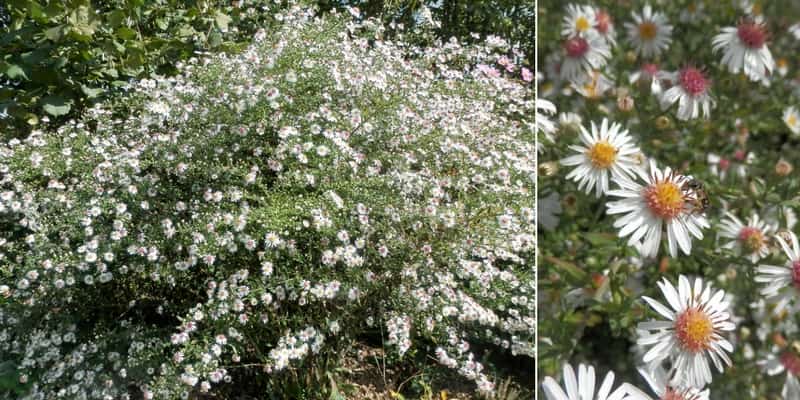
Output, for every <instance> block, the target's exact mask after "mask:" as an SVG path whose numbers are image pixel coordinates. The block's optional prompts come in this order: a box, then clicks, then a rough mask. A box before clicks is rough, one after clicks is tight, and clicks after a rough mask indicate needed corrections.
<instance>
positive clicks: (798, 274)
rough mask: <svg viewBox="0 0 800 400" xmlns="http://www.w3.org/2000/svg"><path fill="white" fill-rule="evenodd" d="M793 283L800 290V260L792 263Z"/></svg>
mask: <svg viewBox="0 0 800 400" xmlns="http://www.w3.org/2000/svg"><path fill="white" fill-rule="evenodd" d="M792 283H794V287H796V288H798V289H800V260H797V261H794V262H792Z"/></svg>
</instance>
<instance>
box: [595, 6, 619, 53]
mask: <svg viewBox="0 0 800 400" xmlns="http://www.w3.org/2000/svg"><path fill="white" fill-rule="evenodd" d="M594 19H595V21H596V23H595V25H594V29H595V30H596V31H597V34H598V35H600V36H602V37H603V38H604V39H605V40H606V41H607V42H608V44H610V45H611V47H614V46H616V45H617V30H616V29H614V21H613V20H612V19H611V15H610V14H609V13H608V12H607V11H606V10H603V9H602V8H595V9H594Z"/></svg>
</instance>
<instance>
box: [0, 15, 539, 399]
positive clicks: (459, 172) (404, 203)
mask: <svg viewBox="0 0 800 400" xmlns="http://www.w3.org/2000/svg"><path fill="white" fill-rule="evenodd" d="M354 13H355V12H354ZM275 18H276V19H277V20H279V21H281V24H280V26H279V27H278V28H277V29H276V30H275V31H274V32H269V33H268V32H265V31H260V32H258V33H257V34H256V35H255V43H254V44H253V46H252V47H249V48H248V49H246V50H245V51H244V52H243V53H242V54H240V55H236V56H229V55H225V54H218V55H215V56H212V57H209V58H204V59H197V60H195V59H192V60H190V61H189V62H188V63H186V64H181V63H179V68H180V74H179V75H178V76H176V77H174V78H155V79H145V80H142V81H141V82H138V83H136V84H135V85H134V86H132V87H131V88H130V93H129V95H128V96H127V97H126V98H124V99H123V100H122V101H121V102H120V103H119V104H117V106H115V104H113V103H106V104H100V105H98V106H96V107H93V108H92V109H90V110H89V111H88V112H87V115H86V117H85V118H83V119H80V120H76V121H70V122H69V123H67V124H65V125H64V126H62V127H60V128H59V129H57V130H55V131H52V132H42V131H36V132H34V133H33V134H32V135H31V136H30V137H28V138H27V139H25V140H24V141H20V140H12V141H9V142H8V143H7V144H4V145H3V147H2V150H0V155H1V156H0V157H1V158H0V171H2V176H3V178H2V181H0V184H2V193H0V215H1V216H2V222H1V223H2V230H0V232H2V239H1V240H2V247H0V249H1V250H2V260H0V273H2V281H3V282H4V283H5V285H3V286H0V294H2V297H0V304H2V310H1V311H0V321H2V323H0V326H2V330H0V358H2V359H3V360H7V361H6V364H5V366H6V369H5V375H4V380H2V381H0V382H3V384H8V382H9V381H10V380H11V379H10V378H13V381H14V382H20V383H21V385H16V386H13V387H14V390H17V391H18V395H19V396H20V397H21V398H30V399H36V398H51V397H55V396H67V397H69V398H129V397H131V396H137V395H136V393H140V394H143V395H144V397H145V398H174V397H183V398H186V397H187V396H189V395H190V394H192V393H199V392H205V391H209V390H211V391H218V392H219V393H243V392H253V393H259V394H260V395H263V394H264V393H265V391H266V392H267V393H271V394H272V395H273V396H275V397H276V398H282V397H283V396H289V395H290V394H287V393H286V392H285V390H287V389H286V388H287V387H290V386H289V385H288V383H292V382H308V380H307V379H311V380H312V381H313V379H315V378H314V377H313V375H314V374H313V371H314V369H315V366H321V365H327V364H328V363H335V362H336V360H337V353H338V351H339V350H340V349H341V347H342V345H343V343H345V342H346V341H347V340H348V339H352V338H355V337H357V336H358V335H365V334H366V335H381V334H382V335H384V337H385V338H386V343H387V344H388V345H389V346H390V347H391V348H393V349H394V350H396V356H397V357H406V356H408V355H409V354H411V353H414V352H428V353H429V354H430V356H432V357H435V358H436V359H437V360H438V362H439V363H441V364H442V365H444V366H446V367H449V368H453V369H456V370H457V371H458V372H459V373H460V374H462V375H463V376H465V377H467V378H468V379H470V380H473V381H475V383H476V385H477V386H476V387H477V389H478V390H481V391H486V392H490V391H491V390H492V387H493V383H492V381H493V377H492V376H491V375H492V372H491V370H489V369H487V368H486V367H485V366H484V363H483V362H481V360H480V359H481V356H482V354H481V352H479V351H476V350H475V346H480V347H482V348H486V347H487V346H488V347H489V348H492V349H494V351H495V352H497V351H500V352H506V353H510V354H514V355H517V356H520V357H533V353H534V339H533V337H534V331H533V330H534V304H535V299H534V289H535V288H534V269H533V266H532V257H533V246H534V241H533V230H534V228H533V226H534V225H533V209H532V196H533V172H534V171H533V168H534V153H533V134H534V133H533V129H534V128H533V115H534V114H533V95H532V86H531V83H530V82H529V81H526V80H523V79H520V78H519V77H520V76H522V75H520V74H521V70H520V69H519V67H517V66H515V65H513V64H511V63H509V62H508V59H507V58H503V59H500V60H498V59H497V56H495V55H493V54H495V53H496V52H497V50H498V47H500V48H503V47H504V46H505V44H504V43H503V42H502V41H501V40H496V39H495V40H493V41H492V42H490V43H488V44H485V45H480V46H461V45H459V44H458V43H457V42H455V41H452V42H448V43H446V44H443V45H441V46H439V47H437V48H429V49H419V48H414V47H406V46H403V45H401V44H400V42H388V41H383V40H382V39H381V37H382V32H383V28H382V27H381V26H380V25H379V24H377V23H376V22H375V21H373V20H363V21H362V22H360V23H357V22H352V21H350V20H349V19H348V18H343V17H341V16H339V15H335V14H332V15H329V16H326V17H324V18H317V17H313V13H312V12H311V11H309V10H306V9H300V8H297V7H293V8H292V9H291V10H290V11H288V12H286V13H281V14H278V15H276V16H275ZM498 61H499V62H500V63H501V64H502V65H496V63H497V62H498ZM428 349H430V350H428ZM225 383H235V385H234V384H227V385H226V384H225ZM281 393H283V394H281ZM319 394H320V393H317V395H319Z"/></svg>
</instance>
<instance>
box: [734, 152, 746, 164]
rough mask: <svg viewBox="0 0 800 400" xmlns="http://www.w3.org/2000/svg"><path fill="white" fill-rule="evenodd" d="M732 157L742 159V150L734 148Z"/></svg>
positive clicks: (743, 156) (743, 155)
mask: <svg viewBox="0 0 800 400" xmlns="http://www.w3.org/2000/svg"><path fill="white" fill-rule="evenodd" d="M733 158H735V159H737V160H739V161H744V158H745V154H744V150H736V152H735V153H733Z"/></svg>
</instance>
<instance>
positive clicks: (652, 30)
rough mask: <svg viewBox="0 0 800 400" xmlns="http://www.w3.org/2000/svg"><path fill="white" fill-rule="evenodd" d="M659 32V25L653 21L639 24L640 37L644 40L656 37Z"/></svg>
mask: <svg viewBox="0 0 800 400" xmlns="http://www.w3.org/2000/svg"><path fill="white" fill-rule="evenodd" d="M657 33H658V26H656V24H654V23H652V22H649V21H648V22H642V23H641V24H639V37H641V38H642V39H644V40H647V41H650V40H653V39H654V38H655V37H656V34H657Z"/></svg>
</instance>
